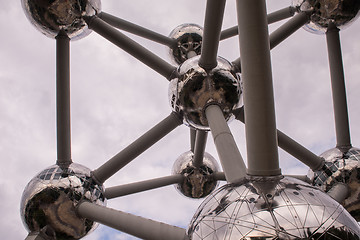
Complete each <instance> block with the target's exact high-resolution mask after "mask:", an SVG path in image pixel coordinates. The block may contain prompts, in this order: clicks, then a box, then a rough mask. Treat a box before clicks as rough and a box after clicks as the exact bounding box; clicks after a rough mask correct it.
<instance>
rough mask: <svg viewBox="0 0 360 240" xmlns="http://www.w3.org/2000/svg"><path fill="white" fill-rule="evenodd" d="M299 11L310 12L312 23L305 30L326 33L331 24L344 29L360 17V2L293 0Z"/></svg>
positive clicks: (348, 0)
mask: <svg viewBox="0 0 360 240" xmlns="http://www.w3.org/2000/svg"><path fill="white" fill-rule="evenodd" d="M293 6H295V7H297V8H298V10H299V11H302V12H310V13H311V16H310V23H309V24H306V25H305V29H306V30H308V31H309V32H313V33H319V34H321V33H325V32H326V31H327V28H328V27H329V24H330V23H332V24H334V25H335V26H336V27H337V28H339V29H342V28H344V27H345V26H348V25H349V24H350V23H351V22H353V21H355V20H356V19H357V18H358V17H359V10H360V0H293Z"/></svg>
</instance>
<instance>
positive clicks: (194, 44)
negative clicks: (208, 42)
mask: <svg viewBox="0 0 360 240" xmlns="http://www.w3.org/2000/svg"><path fill="white" fill-rule="evenodd" d="M202 36H203V30H202V28H201V27H200V26H199V25H196V24H182V25H180V26H178V27H176V28H175V29H174V30H173V31H172V32H171V33H170V35H169V37H170V38H172V39H174V41H175V42H174V45H173V46H172V47H170V58H171V59H172V60H173V61H174V62H175V63H176V64H182V63H183V62H185V61H186V60H187V59H189V58H191V57H194V56H197V55H200V53H201V43H202Z"/></svg>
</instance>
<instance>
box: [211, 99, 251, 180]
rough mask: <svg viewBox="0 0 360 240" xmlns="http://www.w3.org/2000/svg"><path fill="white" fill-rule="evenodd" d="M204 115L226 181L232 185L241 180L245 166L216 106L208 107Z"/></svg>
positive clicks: (244, 173) (244, 174) (244, 172)
mask: <svg viewBox="0 0 360 240" xmlns="http://www.w3.org/2000/svg"><path fill="white" fill-rule="evenodd" d="M205 114H206V118H207V121H208V123H209V127H210V129H211V134H212V136H213V138H214V143H215V146H216V150H217V152H218V155H219V158H220V162H221V165H222V168H223V170H224V172H225V176H226V180H227V181H228V182H229V183H234V182H237V181H239V180H241V179H243V178H244V177H245V176H246V166H245V163H244V160H243V158H242V156H241V154H240V151H239V149H238V147H237V145H236V142H235V139H234V137H233V135H232V134H231V131H230V128H229V126H228V125H227V123H226V120H225V118H224V115H223V112H222V110H221V109H220V107H219V106H218V105H210V106H208V107H207V108H206V109H205Z"/></svg>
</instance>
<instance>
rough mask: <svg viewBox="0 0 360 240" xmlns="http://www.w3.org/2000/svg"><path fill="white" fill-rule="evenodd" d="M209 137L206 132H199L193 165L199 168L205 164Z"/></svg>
mask: <svg viewBox="0 0 360 240" xmlns="http://www.w3.org/2000/svg"><path fill="white" fill-rule="evenodd" d="M207 135H208V133H207V132H206V131H202V130H197V133H196V139H195V147H194V159H193V164H194V166H195V167H197V168H199V167H201V165H202V164H203V159H204V153H205V146H206V140H207Z"/></svg>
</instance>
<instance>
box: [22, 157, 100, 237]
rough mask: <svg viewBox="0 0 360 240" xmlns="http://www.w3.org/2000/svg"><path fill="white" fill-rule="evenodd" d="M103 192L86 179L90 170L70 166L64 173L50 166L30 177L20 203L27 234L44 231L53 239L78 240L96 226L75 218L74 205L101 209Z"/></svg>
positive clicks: (74, 165)
mask: <svg viewBox="0 0 360 240" xmlns="http://www.w3.org/2000/svg"><path fill="white" fill-rule="evenodd" d="M103 192H104V189H103V187H102V186H101V185H98V184H96V183H95V182H94V181H93V179H92V178H91V176H90V169H88V168H86V167H84V166H82V165H79V164H76V163H72V164H71V165H70V166H69V167H68V168H67V169H61V168H60V167H59V166H57V165H54V166H51V167H49V168H46V169H45V170H44V171H42V172H40V173H39V174H38V175H36V177H34V178H33V179H32V180H31V181H30V182H29V184H28V185H27V186H26V188H25V190H24V193H23V196H22V199H21V216H22V220H23V222H24V225H25V226H26V228H27V229H28V230H29V231H30V232H39V231H40V230H42V229H44V228H45V227H46V228H47V230H48V231H49V228H50V229H51V232H53V233H55V235H56V239H80V238H82V237H83V236H85V235H86V234H87V233H89V232H90V231H92V230H94V229H95V227H96V226H97V224H96V223H95V222H93V221H91V220H88V219H84V218H81V217H79V216H77V214H76V212H75V205H76V204H77V203H78V202H79V201H81V200H86V201H90V202H93V203H96V204H99V205H102V206H104V205H105V203H106V200H105V198H104V196H103Z"/></svg>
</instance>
